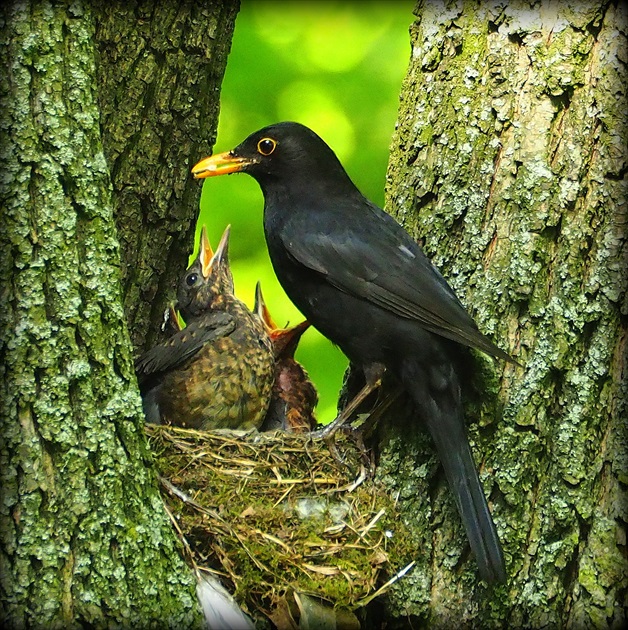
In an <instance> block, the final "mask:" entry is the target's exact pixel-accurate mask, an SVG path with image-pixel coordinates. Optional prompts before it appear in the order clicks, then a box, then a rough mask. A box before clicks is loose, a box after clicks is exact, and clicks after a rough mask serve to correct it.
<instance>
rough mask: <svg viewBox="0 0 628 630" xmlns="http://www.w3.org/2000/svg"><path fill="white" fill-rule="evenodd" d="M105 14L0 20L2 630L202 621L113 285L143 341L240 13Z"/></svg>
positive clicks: (61, 8)
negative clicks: (163, 491) (161, 489)
mask: <svg viewBox="0 0 628 630" xmlns="http://www.w3.org/2000/svg"><path fill="white" fill-rule="evenodd" d="M101 5H102V3H93V4H90V3H82V2H73V3H67V4H61V3H58V4H56V3H55V4H53V3H49V2H37V1H33V2H30V3H29V2H22V3H12V4H9V5H7V4H6V3H5V4H3V7H2V30H3V32H2V44H1V51H2V53H1V54H2V62H3V64H2V65H3V68H5V72H4V73H3V74H2V78H1V79H0V81H1V85H2V106H1V114H0V116H1V124H2V131H3V139H2V150H1V152H0V154H1V156H2V197H3V203H2V231H1V234H0V239H1V243H0V249H1V252H2V255H1V267H0V275H1V279H2V309H1V310H0V325H1V331H2V336H1V340H0V353H1V354H2V376H3V386H2V396H1V400H0V405H1V409H2V411H1V413H2V426H1V438H2V439H1V441H0V457H1V461H2V467H1V469H0V475H1V476H2V479H1V484H2V497H1V500H0V506H1V507H0V519H1V526H0V535H1V540H2V546H1V553H0V562H1V563H2V565H1V567H0V573H1V575H2V580H1V583H0V589H1V591H2V602H3V609H2V613H1V618H2V622H3V623H2V625H3V627H7V626H8V627H16V626H17V627H23V626H37V627H52V626H56V627H78V626H86V625H93V626H95V627H101V626H112V625H119V626H122V627H131V626H140V627H147V626H154V627H155V626H156V627H163V626H164V625H172V626H176V627H183V626H191V625H198V623H199V621H200V610H199V607H198V604H197V601H196V596H195V581H194V577H193V575H192V574H191V572H190V571H189V569H188V568H187V567H186V565H185V563H184V562H183V560H182V559H181V557H180V555H179V548H178V543H177V541H176V539H175V537H174V535H173V532H172V528H171V525H170V522H169V520H168V517H167V515H166V513H165V511H164V508H163V505H162V502H161V499H160V497H159V493H158V491H157V487H156V484H155V479H154V474H153V471H152V466H151V458H150V453H149V451H148V449H147V446H146V441H145V437H144V433H143V422H144V419H143V414H142V409H141V401H140V397H139V392H138V390H137V384H136V380H135V375H134V370H133V356H134V350H133V346H132V345H131V342H130V338H129V334H128V329H127V326H126V321H125V316H124V315H125V314H124V310H123V297H122V296H123V293H122V291H121V280H122V278H124V288H125V291H126V295H127V299H126V307H127V310H128V316H129V321H130V323H131V326H132V327H133V330H134V331H135V333H136V334H135V335H134V338H135V339H137V340H138V343H141V342H142V341H143V340H144V338H145V336H146V330H147V329H148V328H149V326H150V325H151V324H153V326H154V325H155V321H156V319H157V312H158V310H159V308H160V305H161V304H162V301H157V302H156V303H154V302H153V301H152V297H153V296H155V295H156V291H157V290H158V289H157V288H159V290H161V289H163V287H165V285H166V284H167V283H168V282H169V281H170V280H171V279H172V278H173V274H174V273H177V272H178V271H179V270H180V269H181V268H182V267H183V266H184V265H185V261H186V256H187V254H188V250H187V245H189V243H190V242H191V236H192V228H193V221H194V219H195V217H196V213H197V208H198V194H199V189H198V186H193V185H191V184H187V182H186V180H190V178H189V176H188V170H187V166H188V164H189V163H191V161H192V160H194V156H195V155H196V156H198V155H200V154H201V153H203V152H206V151H207V150H208V148H209V144H210V143H211V142H212V140H213V134H214V132H215V127H216V114H217V103H218V96H219V86H220V82H221V79H222V75H223V72H224V68H225V63H226V54H227V50H228V47H229V43H230V41H231V36H232V31H233V24H234V19H235V14H236V12H237V3H232V2H227V1H225V2H224V3H221V2H214V3H213V4H209V5H207V6H206V7H205V8H203V9H198V8H197V7H196V5H195V4H193V3H187V2H185V3H184V2H182V3H179V4H178V5H172V3H163V2H154V3H147V2H144V3H141V6H139V5H138V6H135V7H133V8H132V9H127V8H125V6H123V5H122V4H120V3H112V4H111V6H109V7H106V6H101ZM7 69H8V71H6V70H7ZM203 77H204V78H203ZM195 81H196V83H195ZM190 83H193V84H194V85H193V86H192V87H191V86H190ZM197 92H198V93H197ZM201 92H203V95H201V94H200V93H201ZM190 94H192V95H193V97H194V98H199V99H200V106H199V109H198V114H197V115H196V116H195V115H194V114H193V112H192V106H191V104H190V101H189V97H190ZM197 105H198V103H197ZM208 112H209V115H208V114H207V113H208ZM201 114H203V115H204V116H205V117H204V118H203V121H202V123H201V122H200V119H201ZM195 131H196V133H195ZM199 145H203V149H202V151H201V150H200V148H199ZM181 156H185V157H184V158H183V157H181ZM175 163H176V164H175ZM139 226H142V229H141V230H140V229H139ZM120 242H122V244H123V246H122V248H120ZM157 243H158V244H159V245H158V246H157V245H156V244H157ZM121 255H122V268H123V269H125V271H123V272H122V273H121V271H120V270H121V261H120V258H121ZM127 266H128V268H129V269H131V271H130V272H128V273H127V271H126V269H127ZM161 299H162V300H165V298H161ZM138 300H141V301H147V302H149V306H148V307H144V306H142V307H138V306H137V301H138ZM153 304H154V306H153ZM151 307H152V311H151V312H150V314H149V309H150V308H151Z"/></svg>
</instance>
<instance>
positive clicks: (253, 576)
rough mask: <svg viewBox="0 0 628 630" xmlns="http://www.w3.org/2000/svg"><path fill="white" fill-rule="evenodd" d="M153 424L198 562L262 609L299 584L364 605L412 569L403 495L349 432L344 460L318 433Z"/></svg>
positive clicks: (173, 504)
mask: <svg viewBox="0 0 628 630" xmlns="http://www.w3.org/2000/svg"><path fill="white" fill-rule="evenodd" d="M146 430H147V433H148V435H149V439H150V443H151V448H152V450H153V452H154V453H155V455H156V461H157V468H158V470H159V473H160V475H161V476H162V477H163V478H164V480H165V481H164V482H163V492H162V494H163V496H164V501H165V503H166V506H167V508H168V509H169V511H170V513H171V514H172V515H173V517H174V520H175V523H176V524H177V527H178V529H179V530H180V534H181V536H182V538H183V540H184V545H185V546H186V548H187V552H188V554H189V556H190V560H191V561H192V562H193V563H194V564H195V565H196V566H197V567H199V568H200V569H201V570H202V569H206V570H209V571H212V572H214V573H218V574H219V575H220V576H222V578H223V580H222V581H223V583H225V585H226V586H227V587H231V590H232V592H233V591H235V597H236V599H238V601H240V602H241V603H242V604H243V605H244V608H245V609H248V610H249V611H250V612H251V613H252V614H254V615H255V614H257V613H259V612H262V613H264V614H265V615H268V616H271V615H272V613H273V611H274V610H275V609H276V607H277V606H279V605H281V604H282V602H285V600H286V598H287V597H288V594H289V593H290V592H291V591H296V592H297V593H304V594H307V595H314V596H317V597H320V598H323V599H324V600H327V601H329V602H330V603H331V604H332V605H334V606H336V607H344V608H349V609H354V608H356V607H359V606H361V605H363V604H365V603H366V602H367V601H369V600H370V599H371V598H372V596H373V594H374V593H376V592H377V589H378V586H379V585H380V584H381V582H382V581H383V578H385V577H387V576H390V575H393V574H395V573H396V572H397V571H398V570H399V569H400V568H401V566H405V565H404V564H402V563H403V562H404V561H406V560H407V557H408V555H409V553H406V552H407V551H408V550H402V549H400V548H399V546H400V544H402V541H404V540H405V539H406V538H407V537H405V536H404V532H401V531H399V530H400V528H401V527H402V525H401V523H400V522H399V519H398V518H396V515H395V503H394V501H393V499H392V498H391V497H390V496H389V495H388V494H387V493H386V492H385V491H384V490H383V488H381V487H380V486H379V485H377V484H376V483H375V482H373V481H372V480H371V479H369V478H367V477H368V475H367V471H366V469H365V461H364V457H363V455H362V454H361V453H360V452H359V450H358V448H357V447H356V446H355V444H354V443H353V441H351V440H350V439H349V438H347V437H346V436H344V435H341V434H338V435H337V439H336V448H337V450H338V454H339V455H340V457H341V458H342V461H343V463H339V462H338V461H337V460H336V459H335V458H334V457H333V456H332V454H331V453H330V451H329V448H328V446H327V445H326V444H325V443H324V442H323V441H314V440H312V439H311V438H310V437H308V436H307V435H305V436H304V435H292V434H285V433H262V434H258V433H255V434H239V433H234V432H219V431H214V432H202V431H194V430H190V429H181V428H175V427H170V426H165V427H164V426H147V429H146ZM391 532H392V538H391ZM392 545H395V547H396V548H394V549H393V547H392ZM225 578H227V580H229V581H230V582H231V584H228V582H226V580H225Z"/></svg>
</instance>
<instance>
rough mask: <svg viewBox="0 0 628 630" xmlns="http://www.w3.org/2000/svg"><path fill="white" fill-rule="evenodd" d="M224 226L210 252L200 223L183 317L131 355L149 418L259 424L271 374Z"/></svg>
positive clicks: (183, 285) (226, 425) (268, 346)
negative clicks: (238, 288)
mask: <svg viewBox="0 0 628 630" xmlns="http://www.w3.org/2000/svg"><path fill="white" fill-rule="evenodd" d="M229 232H230V229H229V227H227V229H226V230H225V232H224V234H223V235H222V238H221V240H220V244H219V245H218V248H217V249H216V251H215V252H213V251H212V249H211V246H210V244H209V240H208V238H207V232H206V230H205V227H203V229H202V231H201V238H200V248H199V253H198V256H197V257H196V259H195V261H194V262H193V263H192V265H191V266H190V267H189V269H188V270H187V271H186V272H185V274H183V276H182V277H181V279H180V281H179V286H178V290H177V300H178V304H177V305H178V308H179V311H180V313H181V316H182V317H183V319H184V321H185V322H186V326H185V328H183V329H181V330H177V329H178V328H179V325H178V319H174V316H176V313H175V315H174V316H173V315H172V314H171V317H170V322H169V327H170V329H171V330H174V334H172V336H171V337H170V338H169V339H167V340H166V341H165V342H163V343H160V344H158V345H157V346H155V347H153V348H151V349H150V350H148V351H147V352H145V353H144V354H143V355H141V356H140V357H139V358H138V359H137V360H136V362H135V371H136V374H137V377H138V382H139V385H140V391H141V393H142V399H143V404H144V413H145V415H146V420H147V422H150V423H153V424H173V425H176V426H181V427H190V428H194V429H202V430H211V429H245V430H246V429H251V428H259V427H260V425H261V424H262V421H263V420H264V417H265V416H266V411H267V409H268V405H269V402H270V397H271V392H272V388H273V379H274V364H275V360H274V353H273V346H272V343H271V341H270V338H269V336H268V333H267V332H266V330H265V329H264V326H263V325H262V323H261V322H260V321H259V319H258V317H257V316H255V315H254V314H253V313H251V311H250V310H249V309H248V308H247V307H246V305H245V304H244V303H243V302H241V301H240V300H239V299H238V298H236V296H235V294H234V285H233V277H232V275H231V269H230V268H229V261H228V244H229Z"/></svg>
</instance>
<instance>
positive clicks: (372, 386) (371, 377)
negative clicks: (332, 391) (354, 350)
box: [312, 363, 386, 439]
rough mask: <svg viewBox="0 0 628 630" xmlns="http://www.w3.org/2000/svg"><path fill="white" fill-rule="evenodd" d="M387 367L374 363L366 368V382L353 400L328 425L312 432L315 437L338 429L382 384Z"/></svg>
mask: <svg viewBox="0 0 628 630" xmlns="http://www.w3.org/2000/svg"><path fill="white" fill-rule="evenodd" d="M385 371H386V368H385V367H384V366H383V365H382V364H381V363H374V364H373V365H370V366H369V367H368V368H366V369H365V370H364V376H365V378H366V384H365V385H364V387H363V388H362V389H361V390H360V391H359V392H358V393H357V394H356V395H355V396H354V397H353V400H351V402H350V403H349V404H348V405H347V406H346V407H345V408H344V409H343V410H342V411H341V412H340V413H339V414H338V415H337V416H336V418H335V419H334V420H332V421H331V422H330V423H329V424H328V425H327V426H325V427H323V428H322V429H320V430H318V431H314V432H313V433H312V437H314V438H315V439H327V438H330V437H331V436H332V435H333V434H334V433H336V431H337V430H338V429H339V428H340V427H341V426H342V425H343V424H345V422H347V420H349V418H350V417H351V416H352V415H353V413H354V412H355V410H356V409H357V408H358V407H359V406H360V404H361V403H362V402H363V401H364V400H365V399H366V397H367V396H368V395H369V394H370V393H371V392H374V391H375V390H376V389H377V388H378V387H379V386H380V385H381V384H382V378H383V376H384V372H385Z"/></svg>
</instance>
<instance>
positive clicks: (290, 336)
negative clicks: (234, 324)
mask: <svg viewBox="0 0 628 630" xmlns="http://www.w3.org/2000/svg"><path fill="white" fill-rule="evenodd" d="M253 312H254V313H255V314H256V315H257V316H258V318H259V319H260V321H261V322H262V325H263V326H264V329H265V330H266V333H267V334H268V336H269V337H270V340H271V342H272V344H273V352H274V354H275V359H284V358H293V357H294V353H295V352H296V349H297V345H298V344H299V340H300V339H301V335H303V333H304V332H305V331H306V330H307V329H308V328H309V327H310V322H308V321H307V320H305V321H303V322H301V323H300V324H297V325H296V326H291V327H290V328H288V327H286V328H279V326H277V324H276V323H275V321H274V320H273V318H272V317H271V315H270V311H269V310H268V307H267V306H266V302H265V301H264V296H263V295H262V286H261V285H260V283H259V282H258V283H257V285H256V286H255V306H254V308H253Z"/></svg>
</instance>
